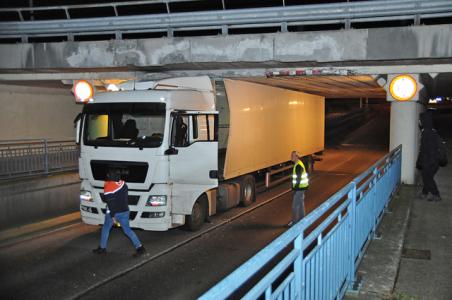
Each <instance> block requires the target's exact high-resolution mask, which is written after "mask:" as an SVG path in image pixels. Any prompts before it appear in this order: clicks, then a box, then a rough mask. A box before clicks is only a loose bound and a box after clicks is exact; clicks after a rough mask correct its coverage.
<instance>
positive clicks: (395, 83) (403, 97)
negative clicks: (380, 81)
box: [389, 75, 417, 101]
mask: <svg viewBox="0 0 452 300" xmlns="http://www.w3.org/2000/svg"><path fill="white" fill-rule="evenodd" d="M389 92H390V93H391V96H392V97H393V98H394V99H396V100H399V101H408V100H411V99H412V98H413V97H414V95H415V94H416V92H417V83H416V80H414V78H413V77H411V76H410V75H399V76H397V77H395V78H394V79H393V80H392V81H391V85H390V86H389Z"/></svg>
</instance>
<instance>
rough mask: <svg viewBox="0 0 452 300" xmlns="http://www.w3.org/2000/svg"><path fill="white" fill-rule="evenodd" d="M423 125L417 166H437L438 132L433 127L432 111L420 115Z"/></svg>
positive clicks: (421, 125) (419, 167) (420, 167)
mask: <svg viewBox="0 0 452 300" xmlns="http://www.w3.org/2000/svg"><path fill="white" fill-rule="evenodd" d="M419 122H420V124H419V126H420V127H421V130H422V133H421V145H420V148H419V155H418V158H417V162H416V168H418V169H422V168H426V167H435V166H438V164H439V153H438V138H439V136H438V133H437V132H436V130H435V129H434V128H433V118H432V114H431V113H430V112H424V113H421V115H420V116H419Z"/></svg>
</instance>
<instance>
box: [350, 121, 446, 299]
mask: <svg viewBox="0 0 452 300" xmlns="http://www.w3.org/2000/svg"><path fill="white" fill-rule="evenodd" d="M443 121H444V120H443ZM449 134H451V133H449ZM443 137H444V138H445V139H446V140H447V142H448V150H449V154H448V157H449V160H450V159H451V158H452V137H451V136H443ZM435 179H436V182H437V184H438V188H439V190H440V193H441V197H442V199H443V200H442V201H441V202H427V201H425V200H421V199H419V198H418V197H416V187H414V186H402V187H401V188H400V190H399V193H398V195H397V196H396V197H395V198H394V199H393V200H392V202H391V204H390V207H389V213H386V215H385V217H384V218H383V221H382V223H381V226H380V228H379V232H380V233H381V238H380V239H375V240H373V241H372V243H371V244H370V246H369V248H368V250H367V252H366V254H365V256H364V258H363V260H362V262H361V264H360V266H359V268H358V272H357V274H358V276H357V277H358V279H360V287H359V290H358V292H357V293H349V294H347V295H346V297H345V299H348V300H350V299H360V300H361V299H371V300H372V299H403V300H408V299H413V300H418V299H419V300H420V299H422V300H423V299H425V300H450V299H452V282H451V278H452V185H451V182H452V163H451V162H450V161H449V164H448V165H447V167H445V168H440V170H439V171H438V173H437V175H436V177H435Z"/></svg>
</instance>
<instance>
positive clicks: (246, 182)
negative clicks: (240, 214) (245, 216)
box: [240, 175, 256, 206]
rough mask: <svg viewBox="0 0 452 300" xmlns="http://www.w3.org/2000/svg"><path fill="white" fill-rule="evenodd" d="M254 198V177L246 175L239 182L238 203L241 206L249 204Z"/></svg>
mask: <svg viewBox="0 0 452 300" xmlns="http://www.w3.org/2000/svg"><path fill="white" fill-rule="evenodd" d="M254 200H256V190H255V184H254V177H253V176H251V175H246V176H245V177H243V179H242V182H241V183H240V204H241V205H242V206H249V205H251V204H252V203H253V202H254Z"/></svg>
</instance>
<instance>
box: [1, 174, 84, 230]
mask: <svg viewBox="0 0 452 300" xmlns="http://www.w3.org/2000/svg"><path fill="white" fill-rule="evenodd" d="M79 196H80V179H79V175H78V173H75V172H71V173H62V174H56V175H49V176H39V177H33V178H27V179H20V180H15V181H12V180H11V181H6V182H5V181H4V182H1V183H0V230H5V229H8V228H14V227H19V226H22V225H25V224H29V223H33V222H38V221H41V220H45V219H48V218H52V217H57V216H61V215H65V214H68V213H72V212H75V211H78V210H79V203H80V201H79Z"/></svg>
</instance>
